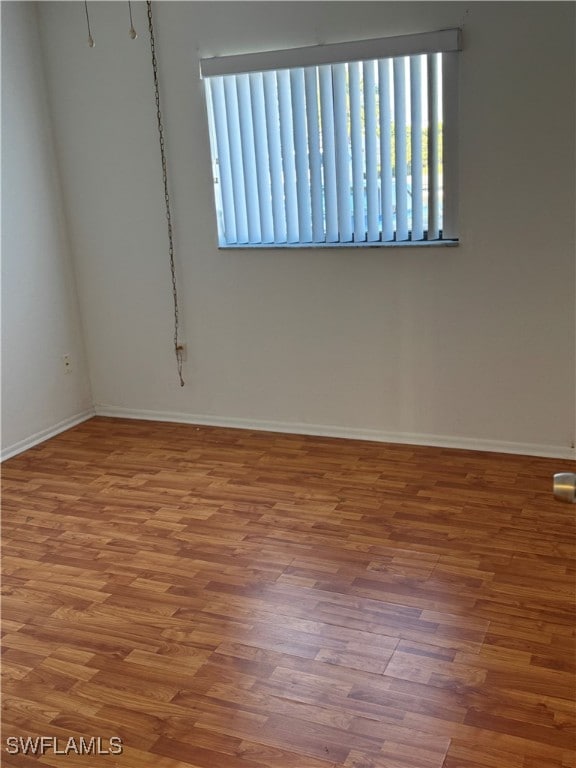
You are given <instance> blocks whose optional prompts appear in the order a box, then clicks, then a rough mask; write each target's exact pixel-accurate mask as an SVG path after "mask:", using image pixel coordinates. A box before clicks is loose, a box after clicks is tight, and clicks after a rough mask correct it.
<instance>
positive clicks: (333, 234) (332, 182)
mask: <svg viewBox="0 0 576 768" xmlns="http://www.w3.org/2000/svg"><path fill="white" fill-rule="evenodd" d="M319 73H320V105H321V110H322V113H321V114H322V164H323V168H324V203H325V206H326V242H328V243H336V242H338V201H337V199H336V150H335V141H334V97H333V93H332V67H330V66H323V67H320V68H319Z"/></svg>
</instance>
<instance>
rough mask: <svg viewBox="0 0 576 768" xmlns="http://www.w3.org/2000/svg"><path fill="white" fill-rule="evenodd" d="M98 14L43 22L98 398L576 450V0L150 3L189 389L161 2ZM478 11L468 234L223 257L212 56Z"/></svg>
mask: <svg viewBox="0 0 576 768" xmlns="http://www.w3.org/2000/svg"><path fill="white" fill-rule="evenodd" d="M89 7H90V11H91V17H92V19H91V20H92V27H93V33H94V36H95V39H96V47H95V48H94V49H92V50H91V49H89V48H88V46H87V44H86V38H87V32H86V28H85V19H84V7H83V4H81V3H78V2H75V3H69V2H64V3H51V2H47V3H42V4H41V8H40V15H41V21H42V24H41V28H42V36H43V41H44V46H45V51H46V57H47V71H48V79H49V92H50V96H51V100H52V105H53V114H54V119H55V128H56V136H57V146H58V153H59V159H60V163H61V169H62V176H63V183H64V188H65V194H66V201H67V209H68V215H69V221H70V225H71V235H72V242H73V246H74V252H75V254H76V257H77V271H78V278H79V290H80V297H81V304H82V308H83V314H84V318H85V331H86V342H87V348H88V355H89V365H90V372H91V380H92V385H93V393H94V399H95V402H96V405H97V408H98V409H99V410H100V411H101V412H106V413H117V414H120V413H131V414H132V415H137V414H140V415H149V416H160V415H163V416H164V417H173V418H183V419H186V418H187V419H191V420H201V419H205V420H206V421H211V422H214V423H218V422H230V423H247V424H255V425H259V426H263V425H265V424H266V423H269V422H277V423H279V426H280V427H283V428H287V429H294V430H297V429H301V430H304V431H306V430H308V431H328V432H329V431H330V430H331V429H332V428H334V429H335V430H336V432H339V433H342V434H351V435H353V434H355V435H359V434H372V435H373V436H374V437H383V438H386V437H391V438H392V439H397V440H421V441H423V442H430V443H435V442H436V443H443V442H445V443H448V444H454V445H472V446H479V447H492V448H501V449H502V450H518V451H523V450H526V451H528V452H530V451H534V452H542V453H546V452H548V453H552V454H554V453H556V454H559V455H560V454H564V455H567V454H568V453H569V451H570V445H571V443H572V442H573V441H574V437H575V434H574V433H575V413H574V409H575V405H574V393H575V381H574V371H575V362H574V358H575V339H574V336H575V318H574V303H575V297H574V135H575V132H574V127H575V126H574V44H573V35H574V6H573V4H571V3H553V2H552V3H551V2H543V3H539V2H512V3H506V2H499V3H484V2H473V3H467V4H464V3H459V2H424V3H419V2H407V3H406V2H400V3H387V2H377V3H375V2H368V3H361V2H334V3H326V2H321V3H314V2H296V3H282V2H273V3H268V2H254V3H246V2H233V3H222V2H203V3H197V2H173V3H172V2H162V3H156V4H155V6H154V13H155V19H156V24H157V37H158V54H159V59H160V66H161V85H162V87H163V106H164V118H165V125H166V139H167V147H168V154H169V166H170V173H171V188H172V192H173V209H174V210H173V214H174V218H175V237H176V247H177V259H178V270H179V278H180V292H181V303H182V321H183V329H184V330H183V334H182V336H183V338H184V340H185V341H186V342H187V343H188V347H189V353H188V362H187V364H186V380H187V384H186V387H185V388H183V389H181V388H180V387H179V386H178V382H177V377H176V372H175V368H174V363H173V353H172V346H171V344H172V328H171V319H172V307H171V293H170V280H169V271H168V257H167V246H166V233H165V218H164V209H163V194H162V188H161V177H160V165H159V157H158V146H157V137H156V124H155V109H154V102H153V90H152V71H151V65H150V53H149V48H148V33H147V24H146V14H145V5H144V4H143V3H135V4H134V5H133V9H134V21H135V25H136V27H137V30H138V32H139V38H138V40H136V41H131V40H130V39H129V37H128V19H127V10H126V5H125V3H91V4H89ZM462 24H463V26H464V46H465V51H464V52H463V54H462V57H461V61H462V65H461V76H462V78H461V184H460V208H461V245H460V246H459V247H458V248H433V249H430V248H429V249H417V248H402V249H383V250H373V249H370V250H366V251H363V250H349V251H347V250H330V249H327V250H318V251H313V250H297V251H289V252H283V251H281V250H277V251H274V250H264V251H262V250H259V251H255V252H250V251H238V252H232V251H222V252H219V251H218V250H217V248H216V245H215V243H216V232H215V220H214V213H213V207H212V187H211V172H210V161H209V144H208V133H207V127H206V120H205V107H204V101H203V93H202V89H201V83H200V81H199V77H198V61H197V59H198V56H199V55H200V56H210V55H217V54H227V53H236V52H243V51H251V50H263V49H274V48H276V47H285V46H299V45H307V44H315V43H318V42H326V43H328V42H337V41H341V40H347V39H353V38H362V37H376V36H385V35H394V34H403V33H412V32H418V31H426V30H433V29H441V28H446V27H450V26H455V25H462ZM234 420H236V422H234ZM370 430H374V432H370ZM468 441H470V442H468Z"/></svg>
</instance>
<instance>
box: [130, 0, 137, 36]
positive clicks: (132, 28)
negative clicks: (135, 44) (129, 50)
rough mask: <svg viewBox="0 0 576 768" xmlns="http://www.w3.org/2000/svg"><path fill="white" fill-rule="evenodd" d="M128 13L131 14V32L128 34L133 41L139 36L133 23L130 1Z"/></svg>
mask: <svg viewBox="0 0 576 768" xmlns="http://www.w3.org/2000/svg"><path fill="white" fill-rule="evenodd" d="M128 13H129V14H130V30H129V32H128V34H129V35H130V37H131V38H132V40H136V38H137V37H138V34H137V32H136V30H135V29H134V22H133V21H132V3H131V2H130V0H128Z"/></svg>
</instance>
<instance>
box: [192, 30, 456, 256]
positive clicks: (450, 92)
mask: <svg viewBox="0 0 576 768" xmlns="http://www.w3.org/2000/svg"><path fill="white" fill-rule="evenodd" d="M461 37H462V33H461V30H460V29H458V28H453V29H445V30H439V31H436V32H425V33H419V34H414V35H402V36H395V37H387V38H377V39H369V40H360V41H349V42H345V43H333V44H328V45H320V46H307V47H303V48H291V49H285V50H281V51H263V52H256V53H245V54H235V55H231V56H217V57H212V58H203V59H201V60H200V74H201V78H202V79H203V80H205V81H206V86H207V87H206V107H207V111H208V121H209V130H210V142H211V156H212V162H213V163H214V157H215V152H214V147H215V132H214V117H213V114H212V110H211V105H210V103H209V89H208V82H209V79H210V78H213V77H225V76H227V75H241V74H250V73H261V74H262V73H266V72H270V71H276V72H277V71H278V70H286V69H287V70H296V69H301V68H305V67H320V66H322V65H325V64H329V65H334V64H338V63H345V64H349V63H353V62H364V61H371V60H374V61H377V60H382V59H396V58H397V57H404V56H416V55H420V54H433V53H441V54H442V86H441V87H442V119H443V130H442V150H443V157H442V172H443V180H442V181H443V183H442V189H443V212H442V227H441V230H440V231H439V232H438V235H439V237H438V238H437V239H430V240H429V239H427V238H426V237H425V239H418V240H412V239H410V237H411V235H412V233H411V232H410V233H409V235H408V239H402V240H399V239H397V234H398V233H397V227H396V228H395V229H394V233H393V239H392V240H383V239H382V237H383V231H382V229H383V228H382V226H381V225H380V240H376V241H373V240H372V241H367V240H366V241H364V240H362V241H355V240H354V239H352V240H351V241H341V240H339V241H336V242H325V241H317V240H315V241H312V242H310V241H308V242H303V241H298V242H278V241H276V240H275V241H274V242H247V243H244V242H223V241H222V239H223V238H222V231H223V229H224V227H223V225H221V223H220V222H219V221H217V228H218V247H219V249H225V250H229V249H242V250H244V249H247V248H249V249H277V248H282V249H286V248H288V249H294V248H297V249H304V248H305V249H308V248H382V247H422V246H425V247H431V246H436V247H437V246H454V245H457V244H458V242H459V232H458V213H459V211H458V208H459V206H458V189H457V182H458V59H459V56H458V53H459V51H461V50H462V44H461ZM213 167H214V166H213ZM351 182H352V183H351V190H352V193H353V192H354V184H353V177H351ZM214 187H215V201H214V202H215V207H216V214H217V217H218V194H219V192H220V191H219V190H218V189H217V187H218V184H217V183H216V178H215V179H214ZM352 211H354V207H352ZM425 234H426V230H425ZM440 235H441V237H440Z"/></svg>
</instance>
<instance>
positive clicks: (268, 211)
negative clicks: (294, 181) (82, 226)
mask: <svg viewBox="0 0 576 768" xmlns="http://www.w3.org/2000/svg"><path fill="white" fill-rule="evenodd" d="M250 96H251V101H252V125H253V127H254V148H255V152H256V176H257V184H258V204H259V208H260V228H261V232H262V242H263V243H273V242H274V222H273V217H272V187H271V183H270V158H269V155H268V138H267V136H266V107H265V104H264V81H263V78H262V74H261V73H259V72H257V73H255V74H252V75H250Z"/></svg>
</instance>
